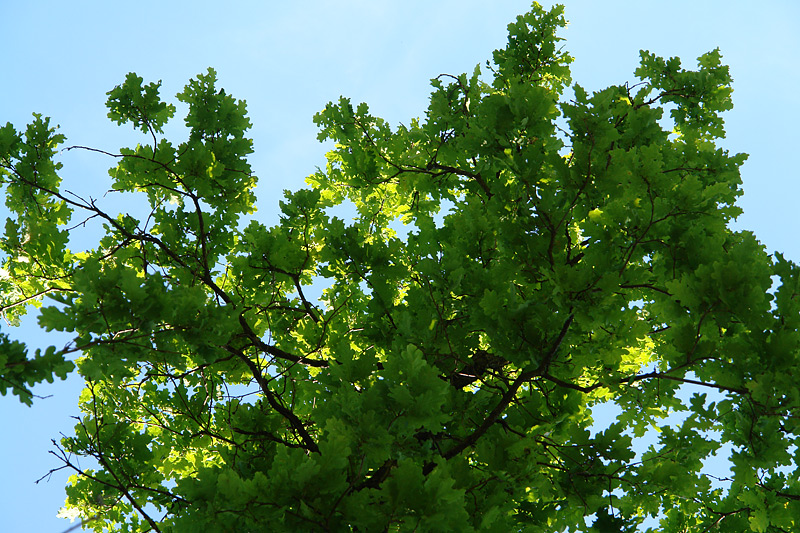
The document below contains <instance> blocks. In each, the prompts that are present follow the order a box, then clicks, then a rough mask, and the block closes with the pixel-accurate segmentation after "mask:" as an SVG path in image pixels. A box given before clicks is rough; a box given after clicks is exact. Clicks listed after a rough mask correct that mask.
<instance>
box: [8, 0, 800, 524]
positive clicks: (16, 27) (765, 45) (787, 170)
mask: <svg viewBox="0 0 800 533" xmlns="http://www.w3.org/2000/svg"><path fill="white" fill-rule="evenodd" d="M542 3H543V4H544V5H545V6H549V5H550V4H551V3H550V2H542ZM562 3H565V4H566V16H567V19H568V20H570V26H569V27H568V28H567V29H566V30H565V31H564V32H562V36H563V37H565V38H566V41H564V43H563V44H564V45H565V47H566V49H567V50H569V51H570V53H571V54H572V55H573V56H574V57H575V63H574V64H573V65H572V73H573V79H574V81H575V82H577V83H579V84H580V85H582V86H583V87H585V88H586V89H588V90H599V89H602V88H605V87H607V86H608V85H611V84H622V83H625V82H626V81H631V82H633V81H635V78H634V76H633V70H634V69H635V68H636V66H637V64H638V57H639V55H638V52H639V50H640V49H649V50H650V51H652V52H654V53H656V54H659V55H662V56H666V57H669V56H679V57H681V58H682V60H683V64H684V66H686V67H694V66H695V64H696V63H695V59H696V58H697V57H698V56H699V55H701V54H702V53H704V52H707V51H709V50H712V49H714V48H716V47H719V48H720V49H721V51H722V55H723V61H724V62H725V63H726V64H728V65H730V68H731V73H732V76H733V78H734V85H733V87H734V94H733V99H734V105H735V107H734V109H733V110H732V111H730V112H728V113H727V114H726V116H725V120H726V129H727V131H728V136H727V138H726V139H725V140H724V141H723V142H722V147H723V148H725V149H728V150H730V151H731V152H733V153H735V152H746V153H748V154H750V158H749V160H748V161H747V163H746V164H745V165H744V167H743V171H742V174H743V180H744V189H745V195H744V197H743V198H741V200H740V201H739V205H740V206H741V207H743V209H744V214H743V215H742V216H741V217H740V219H739V220H738V221H737V222H736V227H737V228H746V229H750V230H753V231H754V232H755V233H756V235H757V236H758V237H759V238H760V239H761V241H762V242H763V243H764V244H765V246H766V249H767V251H768V252H770V253H772V252H773V251H776V250H777V251H782V252H783V253H784V254H785V255H786V257H787V258H789V259H792V260H794V261H796V262H800V242H799V241H798V239H797V230H798V227H800V222H798V220H800V217H799V216H798V213H797V211H798V208H797V203H798V200H800V172H798V165H797V163H796V161H795V158H796V156H797V154H798V152H800V150H798V148H797V145H798V141H800V138H799V136H798V134H797V127H798V124H800V105H798V103H797V96H796V93H797V87H800V32H798V31H797V28H800V2H796V1H793V0H784V1H779V0H764V1H762V2H759V3H758V4H753V3H752V2H745V1H737V0H734V1H723V0H710V1H706V2H701V1H697V0H693V1H688V0H678V1H671V2H663V1H662V2H657V1H654V0H650V1H642V0H638V1H627V0H605V1H602V2H599V1H591V0H565V1H564V2H562ZM275 6H280V7H275ZM529 7H530V2H529V1H527V0H496V1H492V2H488V1H486V0H481V1H479V0H441V1H438V2H436V1H431V0H428V1H420V0H404V1H400V0H385V1H380V0H361V1H340V2H333V1H323V0H310V1H306V2H297V3H288V2H287V3H277V2H274V3H273V2H257V1H249V2H245V1H238V0H231V1H229V2H227V3H225V6H224V8H223V5H222V3H221V2H208V1H193V2H189V1H185V0H183V1H174V2H155V1H153V0H145V1H140V2H137V3H131V4H122V3H119V4H117V3H111V2H100V1H97V0H95V1H80V0H78V1H75V2H69V3H67V2H57V1H55V0H44V1H38V2H21V1H19V2H12V1H11V0H6V1H0V36H1V37H0V39H2V48H3V51H4V52H5V53H4V54H3V59H2V61H1V62H0V65H1V70H0V124H5V122H7V121H10V122H12V123H13V124H15V126H16V127H17V128H23V127H24V125H25V124H26V123H27V122H28V121H29V120H30V117H31V113H32V112H39V113H42V114H44V115H47V116H50V117H52V120H53V122H54V123H57V124H60V126H61V133H63V134H65V135H66V136H67V142H66V146H69V145H73V144H77V145H85V146H92V147H97V148H102V149H106V150H109V151H112V152H113V151H116V150H118V149H119V147H120V146H123V145H125V144H126V143H130V142H131V140H132V139H133V141H132V142H136V140H137V139H136V137H135V136H132V135H131V134H130V133H129V128H127V127H118V126H116V125H114V124H112V123H111V122H109V121H108V119H107V118H106V109H105V107H104V104H105V100H106V95H105V93H106V92H107V91H109V90H110V89H111V88H112V87H113V86H114V85H116V84H119V83H121V82H122V81H123V79H124V76H125V74H126V73H127V72H130V71H136V72H137V73H138V74H139V75H141V76H142V77H144V78H145V80H146V81H154V80H159V79H161V80H163V89H162V94H163V95H164V96H165V97H166V98H167V99H169V100H171V101H172V102H175V100H174V98H173V95H174V94H175V93H177V92H178V91H180V90H181V88H182V86H183V84H184V83H186V81H187V80H188V79H189V78H190V77H192V76H195V75H196V74H197V73H200V72H204V71H205V70H206V68H207V67H209V66H211V67H214V68H215V69H216V70H217V71H218V76H219V86H221V87H224V88H225V89H226V91H227V92H228V93H231V94H233V95H234V96H236V97H237V98H242V99H245V100H246V101H247V103H248V110H249V113H250V117H251V120H252V122H253V129H252V130H251V135H252V137H253V139H254V142H255V153H254V154H253V156H252V157H251V163H252V166H253V169H254V171H255V173H256V174H257V175H258V176H259V178H260V182H259V188H258V197H259V212H258V213H257V216H258V217H259V218H260V219H262V220H264V221H265V222H269V223H271V222H273V221H274V220H275V219H274V212H275V209H276V207H277V200H278V199H279V197H280V194H281V191H282V190H283V189H286V188H290V189H297V188H299V187H302V186H303V180H304V178H305V176H307V175H309V174H311V173H312V172H313V171H314V169H315V167H316V166H321V165H323V164H324V152H325V147H323V146H321V145H319V144H318V143H317V141H316V129H315V127H314V125H313V123H312V122H311V117H312V116H313V114H314V113H316V112H317V111H319V110H320V109H322V107H323V106H324V105H325V103H327V102H328V101H330V100H336V99H337V98H338V97H339V96H340V95H344V96H349V97H351V98H352V100H353V101H354V102H360V101H365V102H367V103H368V104H370V108H371V110H372V111H373V113H374V114H376V115H378V116H382V117H384V118H386V119H387V120H389V121H390V123H392V124H394V125H396V124H397V123H398V122H404V123H407V122H409V120H410V119H411V118H412V117H419V116H422V115H423V114H424V111H425V108H426V106H427V97H428V94H429V80H430V79H431V78H433V77H434V76H436V75H438V74H441V73H451V74H458V73H461V72H471V71H472V69H473V68H474V66H475V65H476V64H478V63H481V64H483V63H484V62H485V60H487V59H489V58H490V57H491V52H492V50H494V49H496V48H500V47H502V46H504V44H505V40H506V25H507V23H509V22H511V21H512V20H513V18H514V17H515V16H516V15H517V14H520V13H523V12H524V11H526V10H527V9H528V8H529ZM179 110H180V107H179ZM180 118H181V117H180V116H179V117H176V120H177V122H180ZM175 131H178V132H179V131H180V129H179V128H177V129H176V130H175ZM60 160H61V161H62V162H63V163H64V171H63V173H62V174H63V176H64V186H65V188H70V189H72V190H75V191H81V192H83V193H84V194H92V195H93V196H94V197H100V196H102V195H103V193H104V192H105V189H104V188H103V187H104V184H105V183H106V182H105V176H106V170H107V169H108V168H109V167H110V166H112V165H113V163H114V162H113V161H110V160H108V159H106V158H103V157H100V156H97V155H96V154H90V153H86V152H79V151H70V152H65V153H63V154H61V156H60ZM0 222H1V221H0ZM2 331H3V332H5V333H9V334H10V335H11V336H12V338H18V339H20V340H22V341H25V342H28V343H29V344H30V345H31V346H33V347H45V346H47V345H49V344H55V345H56V346H61V345H63V344H64V342H65V339H64V338H63V337H53V336H51V334H42V333H40V332H38V331H37V330H36V328H35V327H33V326H32V325H31V324H27V325H26V327H24V328H21V329H20V330H18V331H15V330H11V329H9V328H7V327H5V325H4V324H2ZM79 388H80V382H79V380H75V379H71V380H68V381H67V382H64V383H56V384H54V385H47V384H45V385H44V386H42V387H40V388H39V389H37V390H36V392H37V393H38V394H40V395H43V396H45V395H52V396H51V397H50V398H48V399H45V400H39V401H37V402H35V403H34V407H33V408H28V407H25V406H23V405H21V404H19V403H18V402H17V400H16V399H15V398H13V397H10V396H6V397H0V420H2V421H3V423H4V424H5V430H4V431H3V438H2V440H0V468H1V470H2V472H3V478H2V482H1V483H0V531H8V532H11V533H16V532H33V533H39V532H41V533H60V532H62V531H64V530H66V529H67V528H68V527H70V523H69V522H68V521H65V520H62V519H58V518H56V512H57V511H58V508H59V507H60V506H61V505H62V504H63V500H64V492H63V486H64V484H65V483H66V479H67V474H66V473H65V472H64V471H61V472H57V473H56V474H54V475H53V476H52V479H51V480H50V482H49V483H45V482H42V483H39V484H38V485H35V484H34V483H33V482H34V481H35V480H36V479H38V478H39V477H41V476H42V475H44V474H46V473H47V471H48V470H50V469H51V468H56V467H58V466H59V463H58V461H57V460H56V459H55V458H54V457H52V456H50V455H48V451H49V450H51V449H52V446H51V445H50V439H51V438H55V439H58V438H59V432H64V433H68V432H70V431H71V428H72V426H73V423H74V421H72V420H70V419H69V416H71V415H76V414H77V408H76V401H77V393H78V391H79Z"/></svg>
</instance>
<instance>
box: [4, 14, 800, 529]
mask: <svg viewBox="0 0 800 533" xmlns="http://www.w3.org/2000/svg"><path fill="white" fill-rule="evenodd" d="M564 25H565V20H564V16H563V10H562V8H561V7H555V8H553V9H552V10H550V11H546V10H544V9H543V8H541V7H540V6H539V5H538V4H534V6H533V8H532V9H531V11H530V12H529V13H527V14H525V15H523V16H521V17H519V18H518V19H517V20H516V21H515V22H514V23H512V24H511V25H509V40H508V45H507V47H506V48H504V49H503V50H498V51H495V53H494V55H493V62H490V63H487V67H488V71H487V72H486V73H485V72H484V71H483V70H482V69H481V68H477V67H476V69H475V70H474V71H473V72H472V73H471V74H461V75H454V76H450V75H442V76H439V77H438V78H436V79H434V80H433V81H432V85H433V92H432V94H431V99H430V106H429V108H428V110H427V112H426V115H425V117H424V119H415V120H412V121H410V122H409V124H407V125H399V126H396V127H392V126H390V125H389V124H388V123H387V122H385V121H384V120H382V119H380V118H378V117H375V116H373V115H371V114H370V112H369V109H368V107H367V106H366V105H365V104H360V105H353V104H352V103H351V102H350V101H349V100H348V99H346V98H342V99H340V100H339V101H338V102H336V103H330V104H328V105H327V106H326V107H325V109H324V110H323V111H321V112H320V113H319V114H317V115H316V117H315V121H316V123H317V124H318V125H319V127H320V139H321V140H332V141H334V143H335V147H334V149H333V150H332V151H331V152H330V153H329V154H328V163H327V167H326V168H325V169H324V170H320V171H318V172H317V173H315V174H314V175H312V176H310V177H309V178H308V179H307V182H308V185H309V188H308V189H303V190H299V191H297V192H293V193H292V192H287V193H286V195H285V199H284V200H283V201H282V202H280V210H281V218H280V222H279V223H278V224H277V225H275V226H273V227H266V226H265V225H264V224H262V223H261V222H259V221H257V220H251V221H250V222H249V223H248V224H246V225H245V224H242V223H240V222H241V220H240V217H241V216H242V215H245V214H249V213H252V212H253V211H254V210H255V203H254V202H255V196H254V188H255V186H256V177H255V176H253V174H252V173H251V169H250V166H249V164H248V163H247V159H246V158H247V156H248V154H249V153H250V152H251V151H252V143H251V141H250V140H249V139H248V138H247V137H246V132H247V130H248V128H249V127H250V122H249V120H248V118H247V116H246V108H245V104H244V102H242V101H240V100H236V99H234V98H233V97H231V96H230V95H228V94H226V93H225V92H224V91H223V90H220V89H217V87H216V81H217V80H216V74H215V72H214V71H213V70H209V71H208V72H207V73H206V74H203V75H200V76H198V77H197V79H193V80H191V81H190V82H189V83H188V85H187V86H186V89H185V90H184V91H183V92H181V93H180V94H179V95H178V99H179V100H180V101H181V102H183V103H185V104H186V105H187V106H188V113H187V116H186V125H187V127H188V129H189V132H188V137H187V139H186V140H184V141H182V142H179V143H177V144H173V143H172V142H171V141H168V140H166V139H164V138H163V137H161V135H163V131H164V126H165V125H166V124H167V122H168V121H169V120H170V119H171V118H172V117H173V115H174V113H175V107H174V106H173V105H172V104H168V103H165V102H163V101H162V100H161V99H160V96H159V84H157V83H156V84H154V83H151V84H147V85H143V80H142V79H141V78H139V77H138V76H136V75H135V74H130V75H128V76H127V78H126V79H125V82H124V83H123V84H122V85H121V86H119V87H117V88H115V89H114V90H112V91H111V92H110V93H109V100H108V107H109V118H111V120H113V121H114V122H117V123H119V124H123V123H130V124H132V126H133V127H134V128H135V129H137V130H141V131H142V132H143V133H144V134H145V135H144V137H145V141H144V142H143V143H142V144H139V145H137V146H136V147H134V148H123V149H122V150H121V151H120V154H118V157H117V164H116V166H115V167H114V168H113V169H112V170H111V172H110V173H111V177H112V180H113V188H114V190H115V191H122V192H126V193H132V194H136V195H140V196H142V197H143V198H146V200H147V202H148V205H149V209H148V212H147V213H146V214H145V216H141V215H137V214H136V213H127V214H125V213H123V214H119V215H117V214H113V213H108V212H106V211H105V210H103V209H102V208H101V207H100V206H99V205H98V204H97V203H96V202H94V201H93V200H88V201H86V200H83V199H81V198H79V197H75V196H72V195H68V194H65V193H62V192H61V191H60V189H59V185H60V179H59V177H58V174H57V172H58V170H59V168H60V165H59V164H58V163H56V162H55V161H54V156H55V154H56V151H55V150H56V146H57V145H58V144H60V143H61V142H63V137H62V136H60V135H58V134H56V133H55V131H54V129H53V128H51V127H50V126H49V122H48V121H47V120H46V119H43V118H41V117H39V116H36V117H35V119H34V121H33V123H32V124H31V125H30V126H29V127H28V128H27V130H26V131H25V132H24V133H20V132H17V131H16V130H15V129H14V127H13V126H11V125H6V126H5V127H3V128H0V172H1V174H0V179H2V183H3V184H4V186H5V193H6V203H7V205H8V207H9V210H10V213H11V215H10V216H9V218H8V220H7V222H6V225H5V235H4V236H3V238H2V240H0V249H2V252H3V255H2V271H0V289H2V291H1V293H2V301H1V302H0V306H2V311H3V314H4V316H5V318H6V319H7V320H8V321H9V322H10V323H11V324H16V323H17V322H18V320H19V317H20V316H21V315H22V314H23V313H24V312H25V311H26V309H28V306H29V305H35V306H39V305H40V304H41V302H42V299H43V298H44V297H45V296H47V297H48V298H49V299H50V300H51V301H52V303H51V305H49V306H47V307H43V308H42V309H41V310H40V312H39V313H40V314H39V321H40V324H41V325H42V326H43V327H44V328H45V329H46V330H53V329H55V330H59V331H66V332H72V333H74V336H75V338H74V341H73V342H72V343H71V344H69V345H68V346H67V347H65V348H63V349H61V350H57V349H55V348H50V349H48V350H46V351H45V352H44V353H37V354H36V356H34V357H32V358H29V357H28V356H27V354H26V350H25V347H24V346H23V345H22V344H20V343H19V342H15V341H12V340H10V339H9V338H8V337H7V336H5V335H3V336H2V337H0V386H1V387H2V389H1V390H0V391H2V392H3V393H5V391H6V390H7V389H11V391H12V392H13V393H14V394H17V395H18V396H20V398H21V399H22V401H25V402H27V403H30V402H31V398H32V391H31V387H32V386H33V385H34V384H35V383H37V382H39V381H42V380H44V379H49V380H52V379H53V376H57V377H61V378H63V377H64V376H66V374H67V372H68V371H70V370H71V368H72V366H73V363H72V361H71V360H70V359H68V358H71V357H72V356H71V354H80V355H79V356H78V357H77V358H76V359H75V365H76V366H77V369H78V372H79V373H80V375H81V376H82V377H83V379H84V380H85V381H86V389H85V390H84V392H83V394H82V395H81V399H80V409H81V410H82V412H83V417H82V418H81V419H80V420H79V421H78V424H77V425H76V427H75V432H74V434H73V435H71V436H67V437H65V438H64V439H62V440H61V441H60V443H59V444H58V453H59V454H60V455H61V457H62V459H63V461H64V464H65V466H66V467H68V468H70V469H72V470H73V471H74V473H75V475H74V476H73V477H72V478H71V480H70V485H69V487H68V499H67V502H66V508H67V509H66V512H74V513H76V514H77V515H78V516H81V517H83V518H84V519H86V520H87V521H86V523H85V524H84V527H85V528H86V529H89V530H94V531H98V532H99V531H120V532H122V531H142V532H143V531H160V532H167V531H210V532H216V531H220V532H221V531H265V530H270V531H497V532H507V531H529V532H537V531H541V532H551V531H567V530H569V531H634V530H636V529H637V528H638V527H640V526H642V524H643V523H645V521H646V520H647V519H649V520H651V523H652V520H653V519H654V518H656V519H657V520H658V521H659V522H660V525H659V531H666V532H679V531H704V530H711V529H714V528H716V530H718V531H730V532H741V531H747V530H751V531H762V532H767V531H791V530H796V529H797V524H796V517H798V516H800V486H798V481H797V479H798V477H797V454H798V453H800V452H798V451H797V444H798V435H800V425H798V422H797V420H798V418H797V412H798V409H800V392H798V388H797V387H796V384H795V376H797V375H800V358H799V357H798V354H800V333H798V326H800V303H799V302H800V299H798V294H800V269H799V268H798V266H797V265H795V264H794V263H792V262H790V261H788V260H786V259H785V258H783V257H782V256H780V255H775V256H774V257H772V256H769V255H767V254H766V252H765V251H764V249H763V246H762V245H761V244H760V243H759V242H758V241H757V240H756V238H755V237H754V236H753V235H752V234H750V233H747V232H736V231H733V230H731V229H730V228H729V227H728V224H729V222H730V221H731V220H732V219H733V218H734V217H736V216H737V215H738V214H739V212H740V210H739V208H738V207H736V205H735V201H736V199H737V197H738V196H739V195H741V189H740V176H739V168H740V167H741V165H742V164H743V163H744V161H745V156H744V155H742V154H737V155H732V154H729V153H728V152H726V151H725V150H722V149H720V148H719V147H718V146H717V145H716V143H717V141H718V140H719V139H720V138H721V137H722V136H723V135H724V130H723V121H722V119H721V117H720V113H721V112H723V111H726V110H729V109H730V108H731V107H732V104H731V100H730V96H731V87H730V82H731V80H730V77H729V75H728V71H727V68H726V67H724V66H722V65H721V62H720V61H721V60H720V54H719V52H718V51H713V52H711V53H709V54H706V55H704V56H702V57H700V58H699V65H698V68H697V70H694V71H693V70H685V69H684V68H683V67H681V64H680V62H679V61H678V60H677V59H674V58H673V59H669V60H664V59H662V58H659V57H656V56H654V55H653V54H650V53H648V52H642V60H641V65H640V67H639V68H638V69H637V70H636V76H638V78H639V80H640V81H639V82H638V83H636V84H634V85H623V86H613V87H609V88H607V89H605V90H602V91H598V92H595V93H592V94H589V93H588V92H587V91H586V90H584V89H583V88H581V87H580V86H579V85H572V81H571V78H570V72H569V63H570V62H571V61H572V59H571V58H570V57H569V55H568V54H567V53H566V52H563V51H562V48H561V47H560V44H559V40H560V39H559V38H558V37H557V31H558V30H559V29H560V28H561V27H563V26H564ZM567 88H571V90H572V92H573V93H574V95H570V96H565V94H564V91H565V90H567ZM665 108H668V109H670V113H669V117H665V116H664V113H663V111H664V109H665ZM340 206H346V207H347V208H348V209H349V210H350V212H351V213H352V214H353V216H354V218H352V219H351V220H342V219H341V218H337V217H335V216H334V215H333V211H332V210H333V209H334V208H337V207H340ZM336 212H337V213H341V212H343V211H342V210H337V211H336ZM344 212H346V211H344ZM72 213H80V214H81V215H82V216H83V217H92V218H95V219H98V220H100V221H101V222H102V223H103V227H104V230H105V234H104V236H103V237H102V238H101V239H100V240H99V242H97V243H96V246H94V247H93V248H92V249H89V250H87V251H85V252H81V253H73V252H71V251H70V250H69V249H68V248H67V247H66V244H67V240H68V237H69V235H70V233H69V231H77V228H78V227H79V226H80V225H79V224H78V225H75V226H74V228H76V229H73V230H69V231H68V230H67V229H65V225H66V224H67V223H68V221H69V220H70V217H71V215H72ZM137 217H139V218H137ZM403 227H404V229H406V230H408V231H403V232H400V233H398V231H399V230H400V229H401V228H403ZM773 280H777V282H778V288H777V290H775V291H773V292H771V291H770V288H771V286H772V284H773ZM319 291H321V296H320V298H318V299H317V298H315V297H314V296H312V295H316V294H318V293H319ZM682 385H692V386H694V387H695V388H700V389H704V390H705V391H706V392H705V393H702V394H701V393H697V394H694V395H693V396H691V397H687V394H686V393H685V392H682V391H681V386H682ZM609 403H612V404H615V405H616V406H617V407H619V410H620V414H619V416H618V417H617V419H616V421H614V422H613V423H611V424H610V425H609V426H608V427H607V428H604V429H601V430H600V431H594V430H593V429H592V424H593V421H594V419H593V414H596V412H597V411H596V410H597V409H601V408H602V407H603V406H604V405H607V404H609ZM675 414H679V415H681V417H680V420H679V421H678V422H674V421H670V420H667V417H669V416H670V415H675ZM652 429H656V430H657V431H658V438H657V441H655V442H654V443H653V444H652V445H650V446H649V448H647V449H644V450H642V453H641V454H636V453H634V450H633V449H632V447H633V439H634V438H635V437H640V436H642V435H644V434H645V433H646V432H647V431H649V430H652ZM723 445H729V446H730V449H732V450H733V452H732V455H731V458H730V459H731V464H732V473H731V475H730V477H729V478H727V479H726V480H725V481H727V486H726V487H724V488H719V487H718V484H717V483H716V481H718V480H716V479H714V478H712V477H710V475H709V474H708V473H707V472H706V471H705V470H704V466H703V464H704V462H705V461H706V460H707V459H709V458H710V457H712V456H713V455H714V454H715V453H716V452H718V451H720V450H722V449H723ZM79 457H88V458H92V459H94V461H95V464H96V465H97V466H96V468H95V469H93V470H86V469H83V468H82V467H81V466H80V464H79V463H78V461H77V458H79ZM90 518H91V520H89V519H90ZM642 527H643V526H642Z"/></svg>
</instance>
